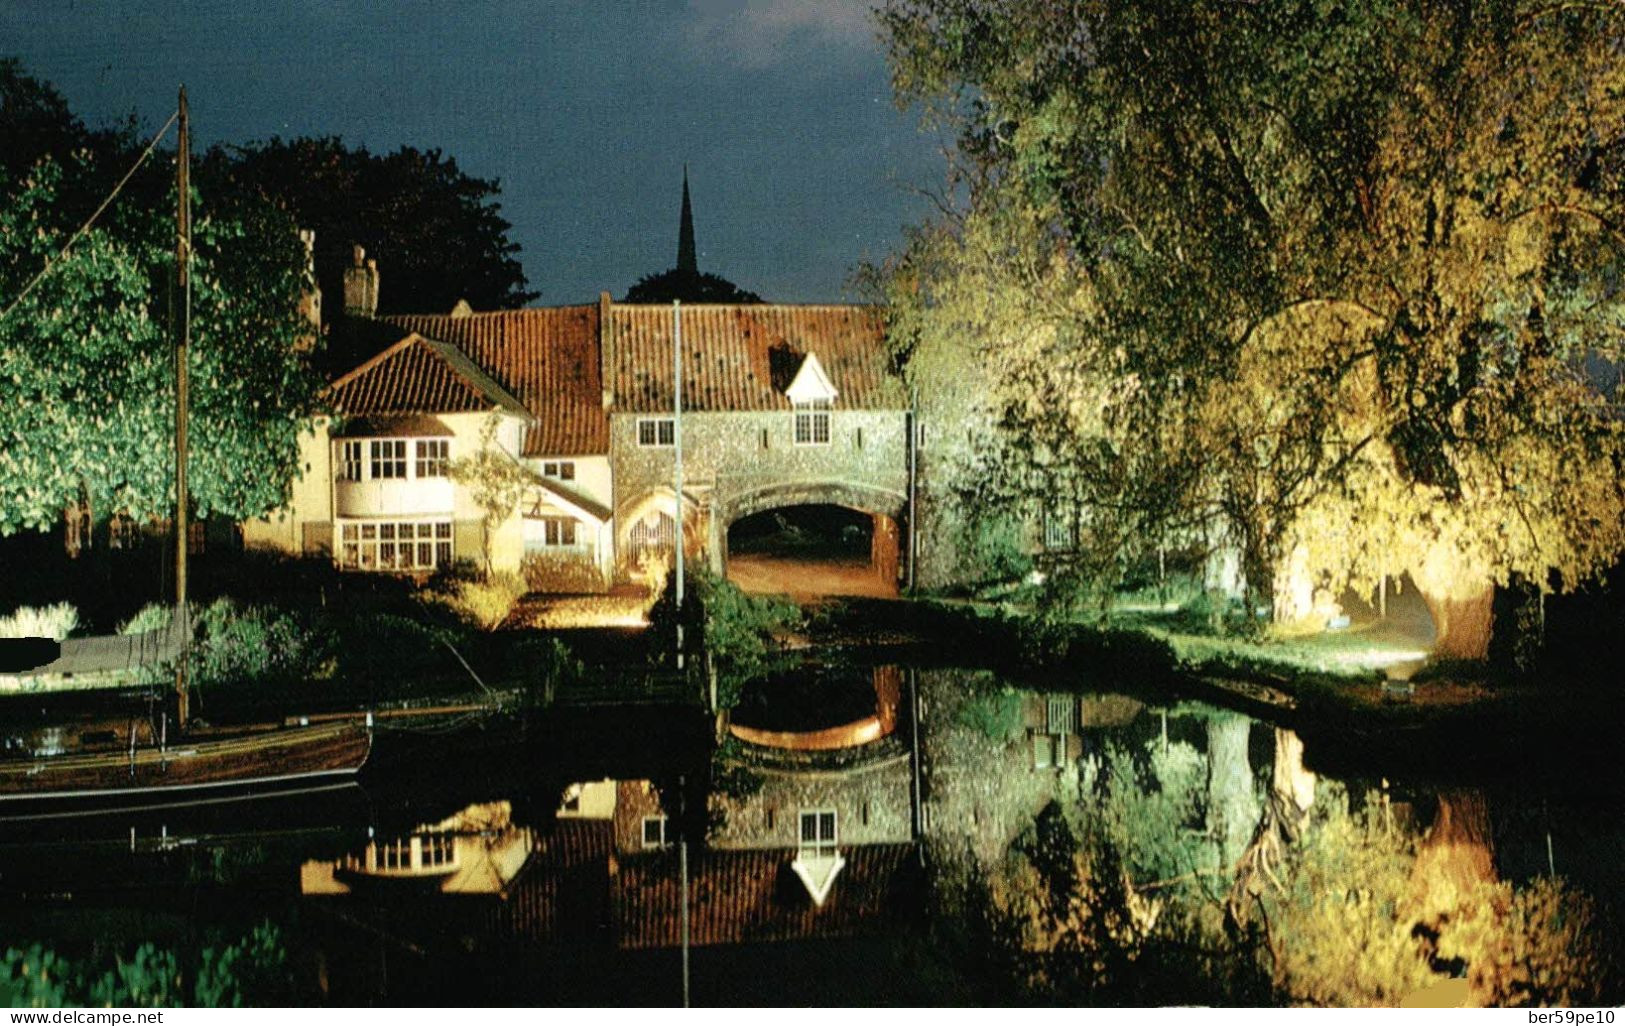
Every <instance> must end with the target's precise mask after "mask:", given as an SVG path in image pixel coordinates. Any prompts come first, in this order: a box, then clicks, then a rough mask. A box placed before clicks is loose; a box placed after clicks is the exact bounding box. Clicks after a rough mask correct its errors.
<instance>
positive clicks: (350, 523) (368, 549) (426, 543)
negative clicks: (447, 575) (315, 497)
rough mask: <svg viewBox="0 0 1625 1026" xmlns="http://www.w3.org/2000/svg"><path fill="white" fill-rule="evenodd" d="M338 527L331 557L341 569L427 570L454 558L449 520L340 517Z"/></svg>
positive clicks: (391, 571)
mask: <svg viewBox="0 0 1625 1026" xmlns="http://www.w3.org/2000/svg"><path fill="white" fill-rule="evenodd" d="M337 526H338V532H337V538H336V539H335V544H334V547H333V556H334V559H335V560H336V561H337V562H338V565H339V569H340V570H355V571H360V572H364V573H429V572H432V571H434V570H437V569H439V568H440V567H442V566H446V565H449V564H450V563H451V561H452V559H453V557H454V546H453V544H452V539H453V535H454V529H453V527H452V523H451V521H450V520H440V519H423V520H340V521H339V522H338V525H337ZM408 533H409V536H408Z"/></svg>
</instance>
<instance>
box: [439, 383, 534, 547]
mask: <svg viewBox="0 0 1625 1026" xmlns="http://www.w3.org/2000/svg"><path fill="white" fill-rule="evenodd" d="M500 426H501V425H500V421H499V420H498V419H497V417H496V415H495V414H492V415H491V416H490V417H488V418H487V419H486V421H485V425H484V426H483V427H481V428H480V447H479V448H478V449H476V450H475V451H474V452H473V453H471V454H469V455H467V456H459V457H458V458H456V459H454V460H452V461H451V463H449V464H448V465H447V467H446V473H447V474H448V475H449V476H450V477H451V479H452V480H453V481H455V482H457V483H458V484H460V485H462V486H463V487H465V488H467V489H468V490H469V495H470V497H471V498H473V500H474V504H475V505H476V506H478V507H479V508H480V511H481V513H483V514H484V516H482V517H481V519H480V523H481V525H482V527H483V528H484V539H483V540H484V543H485V574H486V577H488V578H489V577H491V576H492V568H491V546H492V543H493V542H494V541H495V539H496V533H497V531H498V529H500V528H501V527H502V525H503V524H504V523H506V522H507V520H508V518H510V517H512V516H513V514H514V507H515V506H517V505H518V504H519V500H520V498H521V497H522V496H523V495H524V493H525V486H526V485H528V484H530V482H531V474H530V472H529V471H527V470H526V469H525V468H524V467H522V466H520V465H519V462H518V461H517V460H515V459H514V458H513V457H512V456H510V455H509V454H508V452H507V451H506V450H504V449H503V448H502V446H500V445H499V444H497V441H496V434H497V428H498V427H500Z"/></svg>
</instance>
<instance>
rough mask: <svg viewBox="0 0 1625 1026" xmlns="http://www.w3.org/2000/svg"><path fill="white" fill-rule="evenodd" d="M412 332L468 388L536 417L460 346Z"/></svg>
mask: <svg viewBox="0 0 1625 1026" xmlns="http://www.w3.org/2000/svg"><path fill="white" fill-rule="evenodd" d="M412 334H414V335H417V337H418V338H420V339H422V340H423V344H424V345H426V346H428V347H429V349H430V350H431V351H432V352H433V353H434V354H435V355H436V356H438V357H439V358H440V359H441V361H442V362H444V363H445V364H446V367H447V368H448V369H449V370H450V371H451V372H452V373H453V374H455V375H457V376H458V377H460V378H462V379H463V380H464V381H465V382H467V384H468V385H469V387H470V388H473V389H474V390H475V391H477V392H482V393H484V395H485V397H486V398H487V399H491V400H494V401H495V403H496V405H498V406H507V407H511V408H512V409H514V410H516V411H517V412H519V413H522V414H523V415H524V416H526V417H530V418H532V419H534V418H535V417H536V414H535V412H534V411H533V410H531V408H530V407H529V406H526V405H525V404H524V403H523V402H521V401H520V400H519V397H518V396H515V395H514V394H513V393H512V392H510V391H508V390H507V389H506V388H503V387H502V383H501V382H499V381H497V380H496V378H494V377H492V376H491V374H490V372H489V371H487V370H486V369H485V368H484V367H481V366H480V365H479V361H477V360H475V359H474V358H473V357H472V356H470V355H468V354H467V353H466V352H464V351H463V347H462V346H459V345H457V344H456V343H455V342H447V341H446V340H445V339H443V338H431V337H430V336H427V335H418V333H417V332H413V333H412ZM442 346H444V347H445V350H450V353H447V352H446V351H445V350H443V349H441V348H440V347H442Z"/></svg>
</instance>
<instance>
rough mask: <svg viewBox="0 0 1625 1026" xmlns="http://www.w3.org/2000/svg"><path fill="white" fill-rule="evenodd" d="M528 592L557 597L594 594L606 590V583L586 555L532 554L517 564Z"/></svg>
mask: <svg viewBox="0 0 1625 1026" xmlns="http://www.w3.org/2000/svg"><path fill="white" fill-rule="evenodd" d="M519 572H520V573H521V574H523V575H524V578H525V584H526V585H528V586H529V587H530V590H531V591H543V592H553V593H557V594H578V595H579V594H597V593H599V592H604V591H608V590H609V581H608V580H607V579H606V578H605V577H604V575H603V574H602V573H600V572H599V570H598V566H597V564H596V563H594V562H593V561H592V559H591V558H590V557H588V556H585V555H560V554H557V553H550V552H532V553H529V554H528V555H526V556H525V558H524V561H523V562H521V563H520V564H519Z"/></svg>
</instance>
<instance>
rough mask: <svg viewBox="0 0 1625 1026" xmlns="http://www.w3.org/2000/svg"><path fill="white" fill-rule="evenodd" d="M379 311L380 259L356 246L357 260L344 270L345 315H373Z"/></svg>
mask: <svg viewBox="0 0 1625 1026" xmlns="http://www.w3.org/2000/svg"><path fill="white" fill-rule="evenodd" d="M377 312H378V261H376V260H368V259H367V251H366V250H365V249H362V248H361V247H360V246H357V247H356V248H355V262H354V263H353V264H351V265H350V266H349V267H348V268H346V269H345V271H344V315H345V316H346V317H371V316H373V315H374V314H376V313H377Z"/></svg>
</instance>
